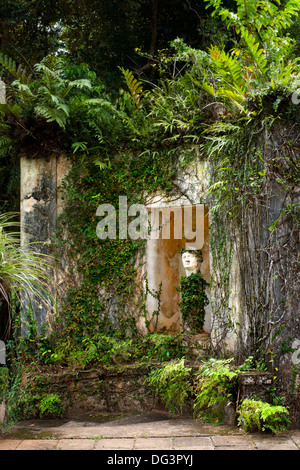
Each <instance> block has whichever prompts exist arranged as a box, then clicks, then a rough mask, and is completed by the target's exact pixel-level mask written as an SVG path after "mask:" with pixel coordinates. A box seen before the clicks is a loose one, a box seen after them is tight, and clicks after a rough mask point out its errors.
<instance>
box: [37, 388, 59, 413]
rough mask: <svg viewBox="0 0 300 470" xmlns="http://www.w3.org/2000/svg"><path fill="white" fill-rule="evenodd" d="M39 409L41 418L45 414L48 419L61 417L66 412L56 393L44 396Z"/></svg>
mask: <svg viewBox="0 0 300 470" xmlns="http://www.w3.org/2000/svg"><path fill="white" fill-rule="evenodd" d="M39 409H40V414H41V416H43V415H44V414H45V415H47V416H48V417H61V416H62V415H63V411H64V407H63V406H62V404H61V399H60V398H59V396H58V395H57V394H56V393H49V394H47V395H44V396H43V398H42V399H41V402H40V404H39Z"/></svg>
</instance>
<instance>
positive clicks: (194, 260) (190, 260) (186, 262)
mask: <svg viewBox="0 0 300 470" xmlns="http://www.w3.org/2000/svg"><path fill="white" fill-rule="evenodd" d="M181 259H182V264H183V267H184V269H185V275H186V276H190V275H191V274H192V273H196V272H198V270H199V269H198V257H197V254H196V253H193V252H191V251H184V252H183V253H182V256H181Z"/></svg>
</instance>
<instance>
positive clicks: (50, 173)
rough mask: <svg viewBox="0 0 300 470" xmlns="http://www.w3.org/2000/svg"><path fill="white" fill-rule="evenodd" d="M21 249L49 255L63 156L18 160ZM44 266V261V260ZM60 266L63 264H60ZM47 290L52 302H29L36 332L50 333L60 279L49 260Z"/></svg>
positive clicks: (64, 163)
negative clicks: (45, 330)
mask: <svg viewBox="0 0 300 470" xmlns="http://www.w3.org/2000/svg"><path fill="white" fill-rule="evenodd" d="M20 166H21V196H20V198H21V201H20V212H21V245H22V246H23V247H24V248H25V247H26V248H27V249H28V250H29V251H35V252H38V253H41V254H43V255H50V256H52V255H53V250H52V248H51V244H52V241H53V237H54V235H55V230H56V228H57V218H58V216H59V214H60V213H61V211H62V200H61V197H60V186H61V183H62V179H63V178H64V176H65V175H66V174H67V172H68V163H67V160H66V159H65V158H64V156H63V155H60V156H57V154H53V155H51V156H49V157H47V158H38V159H34V158H27V157H24V156H23V157H21V159H20ZM46 262H47V263H48V260H47V259H46ZM61 264H63V260H61ZM47 271H48V277H49V279H51V280H52V282H46V287H47V290H48V291H49V292H50V294H51V296H52V299H51V300H49V302H43V301H41V300H40V299H39V298H32V299H31V300H32V308H33V312H34V316H35V321H36V326H37V328H38V331H40V330H41V328H42V327H43V326H45V327H46V329H51V323H52V319H53V315H54V314H55V304H56V300H57V295H58V291H59V288H60V285H61V284H63V283H64V278H63V277H61V276H60V274H59V272H58V270H57V267H56V265H55V262H54V261H53V260H50V258H49V268H47ZM27 307H28V300H27V299H24V305H23V310H22V316H23V318H22V319H23V332H25V331H26V309H27Z"/></svg>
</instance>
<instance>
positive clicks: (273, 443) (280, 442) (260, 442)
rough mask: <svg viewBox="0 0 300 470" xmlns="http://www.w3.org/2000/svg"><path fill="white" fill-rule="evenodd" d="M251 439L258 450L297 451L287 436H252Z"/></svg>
mask: <svg viewBox="0 0 300 470" xmlns="http://www.w3.org/2000/svg"><path fill="white" fill-rule="evenodd" d="M251 437H252V439H253V441H254V442H255V445H256V447H257V449H258V450H299V448H298V447H297V445H296V444H295V443H294V442H293V441H292V439H291V438H290V437H289V436H274V435H262V434H253V435H252V436H251Z"/></svg>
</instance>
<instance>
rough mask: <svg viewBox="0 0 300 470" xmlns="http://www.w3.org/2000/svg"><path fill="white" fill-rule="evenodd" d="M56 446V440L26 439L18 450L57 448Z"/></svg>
mask: <svg viewBox="0 0 300 470" xmlns="http://www.w3.org/2000/svg"><path fill="white" fill-rule="evenodd" d="M56 446H57V441H56V440H45V439H24V440H23V441H22V442H21V443H20V445H19V446H18V447H17V448H16V450H51V449H53V450H55V449H56Z"/></svg>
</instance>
